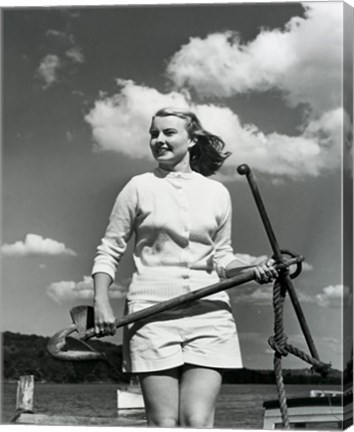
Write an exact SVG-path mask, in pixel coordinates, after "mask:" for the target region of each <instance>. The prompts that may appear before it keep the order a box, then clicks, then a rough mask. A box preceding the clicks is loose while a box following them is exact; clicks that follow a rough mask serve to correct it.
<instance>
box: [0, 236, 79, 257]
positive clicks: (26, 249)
mask: <svg viewBox="0 0 354 432" xmlns="http://www.w3.org/2000/svg"><path fill="white" fill-rule="evenodd" d="M1 252H2V255H3V256H11V257H25V256H54V255H70V256H76V255H77V254H76V252H74V251H73V250H72V249H69V248H67V247H66V246H65V244H64V243H60V242H58V241H56V240H52V239H50V238H43V237H41V236H39V235H37V234H27V235H26V237H25V239H24V241H17V242H15V243H13V244H4V245H3V246H2V247H1Z"/></svg>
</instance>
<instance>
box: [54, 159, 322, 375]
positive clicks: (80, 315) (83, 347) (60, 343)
mask: <svg viewBox="0 0 354 432" xmlns="http://www.w3.org/2000/svg"><path fill="white" fill-rule="evenodd" d="M237 172H238V173H239V174H240V175H243V176H244V175H245V176H246V177H247V180H248V183H249V186H250V188H251V192H252V194H253V197H254V199H255V202H256V205H257V208H258V211H259V213H260V216H261V219H262V222H263V225H264V228H265V230H266V233H267V236H268V239H269V241H270V244H271V247H272V250H273V258H274V260H275V264H274V267H275V268H276V269H277V271H278V272H279V276H278V278H277V280H276V281H275V283H274V287H278V288H280V296H281V298H282V299H283V298H284V297H285V293H288V294H289V297H290V299H291V302H292V304H293V307H294V309H295V312H296V315H297V317H298V319H299V323H300V326H301V329H302V332H303V334H304V336H305V339H306V342H307V344H308V347H309V350H310V353H311V356H312V357H311V358H309V356H307V357H306V354H305V357H306V358H305V360H306V361H309V362H310V361H311V362H312V364H313V365H314V367H315V368H316V367H317V369H318V370H320V371H321V373H322V374H324V375H325V374H326V373H328V370H329V369H330V367H329V365H327V364H324V363H322V362H321V361H320V360H319V356H318V352H317V349H316V347H315V344H314V341H313V339H312V337H311V333H310V331H309V328H308V325H307V322H306V319H305V316H304V313H303V311H302V308H301V305H300V302H299V300H298V298H297V295H296V292H295V289H294V286H293V284H292V282H291V281H292V279H294V278H295V277H297V276H298V275H299V274H300V272H301V270H302V265H301V263H302V262H303V261H304V257H303V256H302V255H297V254H294V253H292V252H290V251H288V250H284V249H280V247H279V245H278V242H277V239H276V237H275V234H274V231H273V228H272V225H271V223H270V220H269V218H268V215H267V212H266V209H265V206H264V204H263V201H262V198H261V194H260V192H259V189H258V186H257V183H256V180H255V177H254V175H253V173H252V171H251V169H250V167H249V166H248V165H246V164H242V165H240V166H238V167H237ZM294 265H296V269H295V271H294V272H293V273H290V271H289V268H290V267H291V266H294ZM227 276H228V278H227V279H224V280H221V281H220V282H218V283H216V284H213V285H209V286H207V287H204V288H200V289H198V290H196V291H192V292H189V293H187V294H183V295H181V296H178V297H174V298H172V299H169V300H167V301H164V302H161V303H158V304H156V305H154V306H151V307H148V308H146V309H143V310H140V311H137V312H133V313H131V314H128V315H125V316H123V317H121V318H119V319H116V320H115V323H114V326H115V327H116V328H120V327H123V326H126V325H128V324H131V323H133V322H136V321H139V320H144V319H147V318H150V317H152V316H155V315H158V314H159V313H161V312H164V311H167V310H170V309H173V308H176V307H179V306H183V305H186V304H190V303H193V302H194V301H196V300H198V299H201V298H203V297H206V296H208V295H211V294H215V293H217V292H220V291H224V290H228V289H231V288H234V287H236V286H239V285H242V284H245V283H247V282H250V281H253V280H255V273H254V270H253V269H252V268H251V266H250V267H249V268H244V269H243V270H242V272H241V273H239V274H237V275H235V273H233V271H232V270H231V271H229V272H228V274H227ZM281 312H282V311H280V314H281ZM70 314H71V318H72V321H73V322H72V324H71V325H70V326H69V327H67V328H64V329H62V330H60V331H58V332H57V333H55V334H54V335H53V336H52V337H51V338H50V340H49V343H48V345H47V350H48V352H49V353H50V354H51V355H52V356H53V357H55V358H57V359H59V360H63V361H71V362H73V363H74V364H75V363H77V362H81V363H82V364H83V363H85V364H86V365H87V368H88V369H90V365H91V366H92V365H94V364H95V363H96V362H97V361H108V362H109V358H108V356H107V354H106V353H105V352H99V351H97V350H95V349H94V348H92V347H91V346H90V345H89V344H88V343H87V342H86V341H88V340H89V339H91V338H93V337H95V336H96V334H95V330H94V309H93V307H92V306H87V305H84V306H77V307H74V308H72V309H71V310H70ZM278 316H279V312H278ZM280 319H281V317H280ZM278 324H279V320H278ZM275 333H276V336H275V337H274V338H270V341H269V343H270V345H271V346H272V348H273V349H274V350H275V351H276V353H275V357H276V359H277V361H278V360H279V358H280V357H281V356H285V355H287V354H288V352H289V351H291V350H292V349H293V348H294V347H292V346H291V345H288V344H287V343H286V338H285V337H284V335H283V332H282V331H279V325H278V327H277V324H276V325H275ZM277 334H278V335H277ZM298 351H299V350H298ZM298 351H297V353H295V355H299V354H298ZM291 352H292V353H294V351H291ZM302 354H303V353H302ZM278 363H279V361H278Z"/></svg>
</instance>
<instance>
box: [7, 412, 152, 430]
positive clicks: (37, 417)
mask: <svg viewBox="0 0 354 432" xmlns="http://www.w3.org/2000/svg"><path fill="white" fill-rule="evenodd" d="M131 414H133V413H131ZM14 424H21V425H46V426H123V427H129V426H131V427H144V426H146V421H145V420H143V419H141V420H140V419H137V418H134V416H133V415H129V416H117V417H86V416H64V415H47V414H30V413H21V414H19V416H18V417H17V418H16V419H15V421H14Z"/></svg>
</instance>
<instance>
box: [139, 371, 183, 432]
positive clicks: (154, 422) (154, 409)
mask: <svg viewBox="0 0 354 432" xmlns="http://www.w3.org/2000/svg"><path fill="white" fill-rule="evenodd" d="M138 376H139V381H140V386H141V389H142V393H143V396H144V403H145V411H146V417H147V422H148V425H149V426H160V427H174V426H177V425H178V403H179V369H178V368H174V369H168V370H164V371H158V372H149V373H140V374H138Z"/></svg>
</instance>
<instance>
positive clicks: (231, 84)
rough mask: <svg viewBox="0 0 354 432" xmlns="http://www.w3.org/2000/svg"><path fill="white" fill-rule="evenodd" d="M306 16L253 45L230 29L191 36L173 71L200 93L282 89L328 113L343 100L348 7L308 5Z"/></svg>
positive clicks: (173, 75) (289, 96) (265, 34)
mask: <svg viewBox="0 0 354 432" xmlns="http://www.w3.org/2000/svg"><path fill="white" fill-rule="evenodd" d="M304 6H305V17H304V18H300V17H293V18H292V19H291V20H290V21H289V22H288V23H287V25H286V26H285V29H284V30H283V31H282V30H279V29H274V30H265V29H263V30H262V31H261V32H260V33H259V34H258V36H257V37H256V38H255V39H254V40H252V41H250V42H247V43H243V42H241V40H240V38H239V36H238V35H237V33H234V32H231V31H227V32H224V33H215V34H210V35H208V36H207V37H206V38H205V39H201V38H197V37H195V38H191V39H190V41H189V43H187V44H186V45H184V46H182V48H181V49H180V50H179V51H178V52H177V53H176V54H175V55H174V56H173V57H172V59H171V61H170V63H169V65H168V67H167V72H168V73H169V76H170V78H171V80H172V81H173V82H174V83H175V84H176V85H177V86H178V87H179V88H181V87H189V88H194V89H195V90H196V91H197V92H198V94H199V95H203V96H213V97H229V96H232V95H235V94H237V93H247V92H250V91H266V90H269V89H272V88H277V89H280V90H282V91H283V92H284V93H283V94H284V98H285V100H286V101H287V102H288V103H289V104H290V105H291V106H296V105H298V104H301V103H306V104H308V105H309V106H310V107H311V110H312V111H313V112H314V113H315V114H316V113H317V114H320V115H322V114H323V113H324V112H326V111H330V110H333V109H335V108H337V107H338V106H340V104H341V83H342V79H341V78H342V68H341V64H342V46H343V34H342V28H343V6H342V5H341V4H339V3H335V2H320V3H317V4H316V3H311V4H308V3H304Z"/></svg>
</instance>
